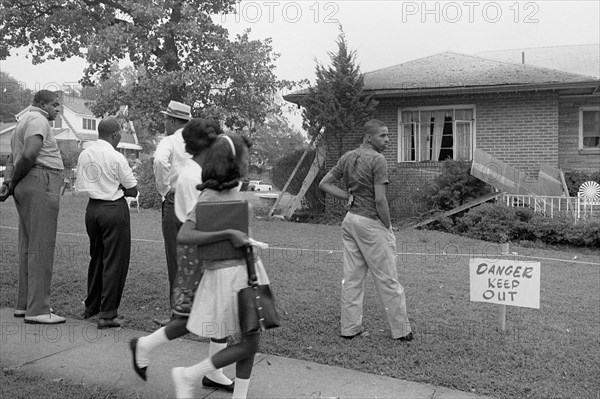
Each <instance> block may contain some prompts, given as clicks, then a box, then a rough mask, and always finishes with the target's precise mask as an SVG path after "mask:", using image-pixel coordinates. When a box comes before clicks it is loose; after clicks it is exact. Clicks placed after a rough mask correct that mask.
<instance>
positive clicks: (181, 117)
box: [154, 101, 192, 325]
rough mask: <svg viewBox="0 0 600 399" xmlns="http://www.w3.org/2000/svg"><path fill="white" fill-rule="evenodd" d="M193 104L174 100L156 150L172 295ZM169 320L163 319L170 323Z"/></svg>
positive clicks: (162, 322) (164, 112) (155, 160)
mask: <svg viewBox="0 0 600 399" xmlns="http://www.w3.org/2000/svg"><path fill="white" fill-rule="evenodd" d="M190 111H191V107H190V106H189V105H187V104H183V103H180V102H177V101H171V102H170V103H169V106H168V107H167V110H166V111H161V113H162V114H164V115H165V132H166V134H167V136H166V137H165V138H164V139H162V140H161V142H160V143H159V144H158V146H157V147H156V152H155V153H154V177H155V179H156V189H157V190H158V192H159V193H160V195H162V197H163V202H162V232H163V238H164V241H165V252H166V255H167V272H168V275H169V299H170V298H171V290H172V289H173V282H174V281H175V275H176V273H177V243H176V238H177V233H178V232H179V228H180V227H181V222H179V220H178V219H177V217H176V216H175V205H174V201H175V186H176V183H177V177H178V176H179V170H180V169H181V167H182V166H183V164H184V163H185V161H186V160H187V159H189V158H191V157H192V156H191V155H190V154H189V153H187V152H186V151H185V142H184V141H183V136H182V134H181V133H182V131H183V127H184V126H185V124H186V123H187V122H188V121H189V120H190V119H192V115H191V112H190ZM168 321H169V320H165V321H161V322H159V324H163V325H164V324H166V323H168Z"/></svg>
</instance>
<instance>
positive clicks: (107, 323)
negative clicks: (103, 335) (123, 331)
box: [98, 317, 121, 330]
mask: <svg viewBox="0 0 600 399" xmlns="http://www.w3.org/2000/svg"><path fill="white" fill-rule="evenodd" d="M119 327H121V323H120V322H119V320H117V318H116V317H115V318H112V319H98V330H102V329H104V328H119Z"/></svg>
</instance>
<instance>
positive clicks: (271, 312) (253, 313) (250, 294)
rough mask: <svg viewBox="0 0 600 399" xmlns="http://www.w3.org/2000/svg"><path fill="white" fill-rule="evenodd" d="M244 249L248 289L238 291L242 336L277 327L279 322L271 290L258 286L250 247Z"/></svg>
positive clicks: (265, 285) (263, 285) (264, 285)
mask: <svg viewBox="0 0 600 399" xmlns="http://www.w3.org/2000/svg"><path fill="white" fill-rule="evenodd" d="M244 249H245V251H246V267H247V268H248V285H249V287H246V288H244V289H242V290H240V291H238V313H239V319H240V320H239V321H240V330H241V331H242V334H250V333H256V332H259V331H266V330H268V329H270V328H275V327H279V326H280V325H281V322H280V320H279V314H278V313H277V309H276V308H275V299H274V298H273V293H272V292H271V288H270V287H269V285H268V284H262V285H259V284H258V281H257V280H256V270H255V267H254V253H253V251H252V246H250V245H247V246H245V247H244Z"/></svg>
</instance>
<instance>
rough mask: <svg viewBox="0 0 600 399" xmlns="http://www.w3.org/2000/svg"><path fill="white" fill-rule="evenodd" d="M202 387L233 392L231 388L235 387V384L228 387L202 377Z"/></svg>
mask: <svg viewBox="0 0 600 399" xmlns="http://www.w3.org/2000/svg"><path fill="white" fill-rule="evenodd" d="M202 386H204V387H206V388H218V389H222V390H224V391H227V392H233V388H234V387H235V382H232V383H231V384H229V385H225V384H219V383H218V382H214V381H213V380H211V379H210V378H208V377H202Z"/></svg>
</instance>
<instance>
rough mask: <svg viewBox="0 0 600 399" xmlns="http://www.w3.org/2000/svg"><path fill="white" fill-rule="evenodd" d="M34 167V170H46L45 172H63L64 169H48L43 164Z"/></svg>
mask: <svg viewBox="0 0 600 399" xmlns="http://www.w3.org/2000/svg"><path fill="white" fill-rule="evenodd" d="M32 167H33V168H40V169H44V170H51V171H53V172H62V171H63V169H56V168H50V167H48V166H46V165H42V164H39V163H36V164H34V165H33V166H32Z"/></svg>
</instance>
